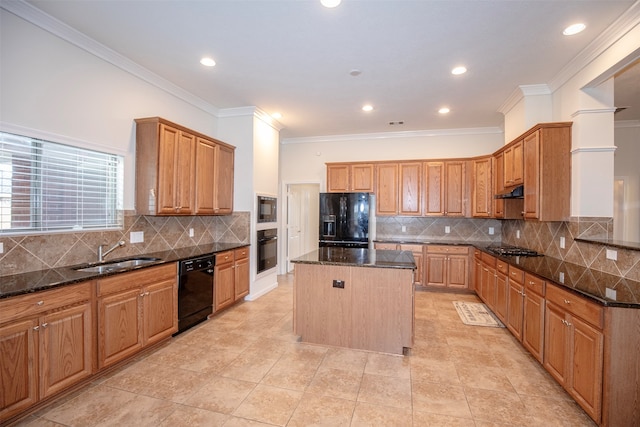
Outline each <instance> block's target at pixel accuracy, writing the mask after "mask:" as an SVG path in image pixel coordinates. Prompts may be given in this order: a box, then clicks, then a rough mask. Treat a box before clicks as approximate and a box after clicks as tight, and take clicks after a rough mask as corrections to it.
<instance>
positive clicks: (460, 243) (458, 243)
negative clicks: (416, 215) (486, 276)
mask: <svg viewBox="0 0 640 427" xmlns="http://www.w3.org/2000/svg"><path fill="white" fill-rule="evenodd" d="M373 243H396V244H401V245H451V246H473V247H476V248H484V247H485V246H489V245H495V244H496V242H486V241H474V240H437V239H427V240H419V239H401V240H399V239H376V240H374V241H373Z"/></svg>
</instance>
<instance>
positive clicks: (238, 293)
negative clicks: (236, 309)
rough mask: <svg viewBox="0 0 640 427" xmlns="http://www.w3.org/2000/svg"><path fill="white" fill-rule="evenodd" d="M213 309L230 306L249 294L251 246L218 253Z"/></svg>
mask: <svg viewBox="0 0 640 427" xmlns="http://www.w3.org/2000/svg"><path fill="white" fill-rule="evenodd" d="M213 283H214V284H213V311H214V312H216V311H219V310H222V309H224V308H226V307H229V306H230V305H231V304H233V303H234V302H236V301H238V300H239V299H241V298H243V297H245V296H246V295H248V294H249V247H243V248H238V249H235V250H231V251H225V252H220V253H217V254H216V264H215V267H214V282H213Z"/></svg>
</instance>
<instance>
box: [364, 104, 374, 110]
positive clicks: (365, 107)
mask: <svg viewBox="0 0 640 427" xmlns="http://www.w3.org/2000/svg"><path fill="white" fill-rule="evenodd" d="M362 111H373V105H368V104H367V105H365V106H364V107H362Z"/></svg>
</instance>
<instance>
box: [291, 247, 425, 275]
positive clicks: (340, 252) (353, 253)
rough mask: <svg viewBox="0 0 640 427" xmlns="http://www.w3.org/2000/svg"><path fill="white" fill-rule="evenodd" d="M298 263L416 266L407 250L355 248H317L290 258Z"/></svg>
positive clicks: (382, 266) (376, 266) (412, 267)
mask: <svg viewBox="0 0 640 427" xmlns="http://www.w3.org/2000/svg"><path fill="white" fill-rule="evenodd" d="M291 262H293V263H300V264H321V265H342V266H351V267H373V268H402V269H412V270H414V269H415V268H416V262H415V260H414V258H413V254H412V253H411V252H409V251H389V250H376V249H357V248H340V247H337V248H319V249H318V250H316V251H313V252H309V253H308V254H305V255H302V256H301V257H299V258H296V259H294V260H292V261H291Z"/></svg>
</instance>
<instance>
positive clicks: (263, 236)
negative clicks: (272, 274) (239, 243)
mask: <svg viewBox="0 0 640 427" xmlns="http://www.w3.org/2000/svg"><path fill="white" fill-rule="evenodd" d="M257 233H258V234H257V244H256V246H257V248H258V257H257V258H258V262H257V265H258V269H257V273H258V274H260V273H262V272H265V271H267V270H270V269H272V268H275V267H276V265H277V264H278V229H277V228H265V229H263V230H258V232H257Z"/></svg>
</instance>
